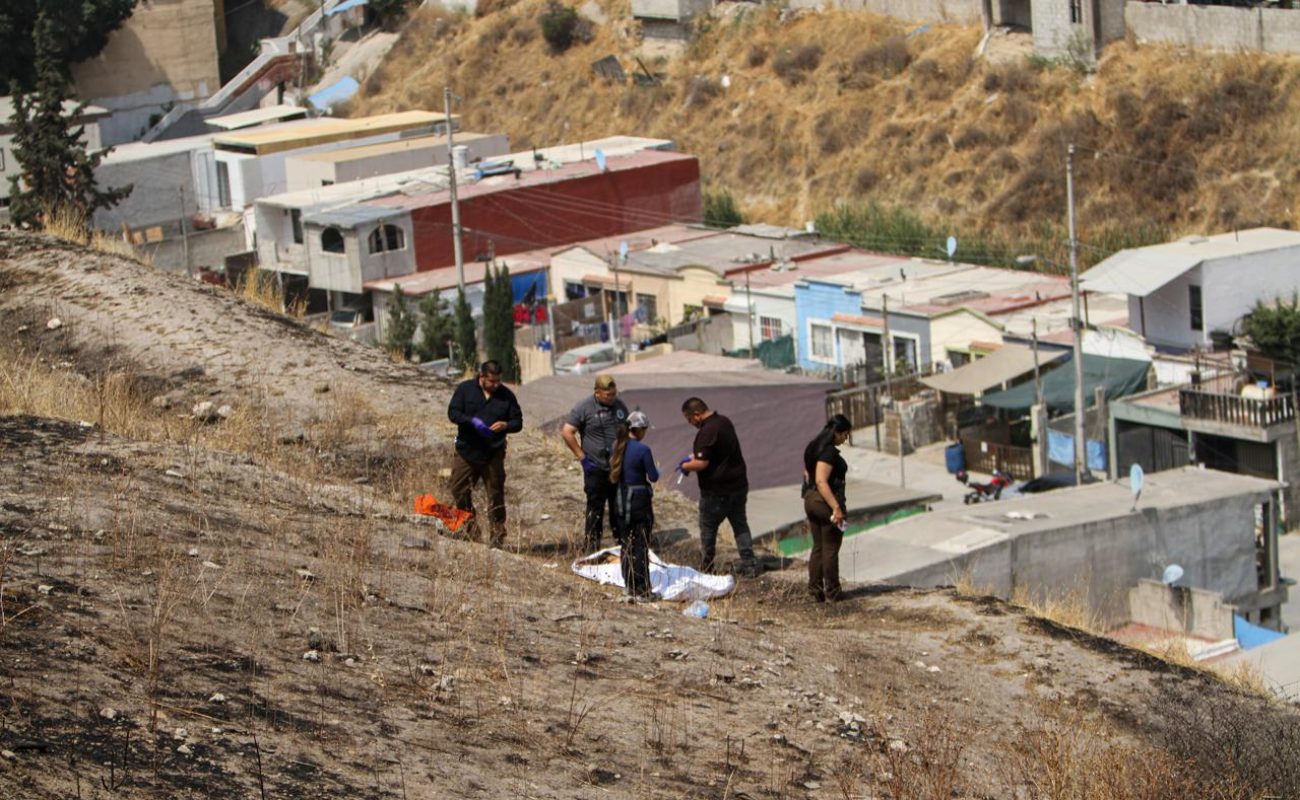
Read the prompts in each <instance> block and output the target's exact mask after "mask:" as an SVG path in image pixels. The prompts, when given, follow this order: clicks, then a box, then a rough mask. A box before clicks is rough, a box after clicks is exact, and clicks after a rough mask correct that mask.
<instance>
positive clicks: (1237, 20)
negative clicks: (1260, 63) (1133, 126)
mask: <svg viewBox="0 0 1300 800" xmlns="http://www.w3.org/2000/svg"><path fill="white" fill-rule="evenodd" d="M1035 21H1037V17H1036V16H1035ZM1124 21H1125V23H1126V25H1127V27H1128V29H1129V30H1130V31H1132V33H1133V35H1134V36H1135V37H1136V38H1137V40H1138V41H1139V42H1167V43H1169V44H1176V45H1182V46H1184V47H1198V48H1208V49H1212V50H1259V51H1263V52H1266V53H1300V11H1295V10H1288V9H1272V8H1270V9H1256V8H1233V7H1231V6H1200V5H1164V4H1162V3H1145V2H1138V1H1136V0H1130V2H1128V3H1127V4H1126V5H1125V7H1124Z"/></svg>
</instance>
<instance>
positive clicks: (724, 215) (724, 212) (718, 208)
mask: <svg viewBox="0 0 1300 800" xmlns="http://www.w3.org/2000/svg"><path fill="white" fill-rule="evenodd" d="M704 224H705V225H708V226H709V227H710V228H734V227H736V226H737V225H744V224H745V215H744V214H742V213H740V208H739V207H738V206H737V205H736V199H735V198H734V197H732V196H731V192H729V191H727V190H726V189H723V190H722V191H720V192H705V193H704Z"/></svg>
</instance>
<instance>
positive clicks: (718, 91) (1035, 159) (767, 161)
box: [349, 0, 1300, 261]
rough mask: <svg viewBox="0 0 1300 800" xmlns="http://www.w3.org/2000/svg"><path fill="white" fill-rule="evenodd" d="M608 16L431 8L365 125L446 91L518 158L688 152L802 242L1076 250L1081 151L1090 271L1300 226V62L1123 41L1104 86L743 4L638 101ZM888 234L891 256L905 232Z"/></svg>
mask: <svg viewBox="0 0 1300 800" xmlns="http://www.w3.org/2000/svg"><path fill="white" fill-rule="evenodd" d="M602 5H603V6H604V13H605V14H606V16H607V17H608V21H607V22H606V23H604V24H595V25H593V26H592V36H591V37H590V41H589V42H587V43H581V42H580V43H578V44H575V45H574V46H573V47H571V48H570V49H568V50H567V51H566V52H563V53H555V52H553V51H552V49H551V48H550V47H549V46H548V44H547V42H546V41H545V40H544V39H543V37H542V36H541V35H540V32H539V25H538V16H539V14H541V13H542V11H543V10H544V8H545V4H544V3H543V2H542V0H523V1H522V2H518V3H515V4H509V3H508V2H505V3H501V2H498V3H493V4H491V5H490V6H489V5H488V4H486V3H484V4H481V6H480V14H481V16H479V17H477V18H473V17H468V16H456V15H449V14H446V13H443V12H439V11H429V10H425V11H422V12H420V13H419V14H418V15H417V16H416V17H415V18H414V19H413V20H412V22H411V24H410V25H409V26H408V28H407V30H406V32H405V34H404V36H403V38H402V40H401V41H400V43H399V44H398V45H397V46H396V47H395V48H394V50H393V52H392V53H391V54H390V55H389V57H388V59H387V60H386V61H385V63H383V64H382V65H381V67H380V68H379V69H377V70H376V71H375V73H374V74H373V75H372V76H371V78H370V79H369V80H368V81H367V82H366V83H365V85H364V87H363V91H362V93H361V94H360V95H359V96H358V98H357V99H356V100H355V101H354V102H353V103H352V106H351V108H350V110H349V113H351V114H354V115H356V114H371V113H379V112H384V111H394V110H400V109H408V108H435V109H436V108H441V106H442V103H441V91H442V87H443V86H444V85H449V86H451V87H452V89H453V90H454V91H455V92H456V93H457V94H458V95H460V96H461V97H463V98H464V102H463V103H462V104H460V105H459V106H458V108H457V111H459V112H460V113H461V114H463V115H464V123H465V127H466V128H467V129H472V130H489V131H504V132H505V133H507V134H508V135H509V136H510V140H511V143H512V145H513V146H514V147H527V146H530V145H548V144H554V143H557V142H562V141H572V140H576V139H578V138H579V137H599V136H606V135H611V134H640V135H645V136H656V137H664V138H671V139H673V140H675V141H676V142H677V143H678V146H679V147H680V149H682V150H684V151H687V152H692V153H696V154H698V155H699V156H700V160H701V167H702V170H703V173H704V177H705V182H706V188H710V189H713V190H720V189H727V190H729V191H731V192H732V193H733V194H734V195H735V197H736V199H737V201H738V202H739V205H740V207H741V208H742V210H743V211H744V212H745V213H746V215H747V216H748V217H749V218H751V219H757V220H762V221H767V222H773V223H783V224H793V225H802V224H803V223H804V222H805V221H807V220H810V219H813V218H814V217H816V216H817V215H819V214H822V213H825V212H827V211H829V210H831V209H833V208H834V207H835V206H836V204H840V203H848V204H862V203H879V204H883V205H885V206H892V205H895V204H897V205H900V206H902V207H904V208H906V209H907V211H908V212H909V213H910V214H912V215H915V216H917V217H919V218H921V219H923V220H925V221H927V222H928V223H930V224H932V225H937V226H940V227H945V228H948V229H949V230H953V231H961V232H966V233H967V234H968V235H972V234H975V233H981V234H983V235H985V236H992V237H995V238H997V239H999V240H1000V241H1003V242H1006V243H1008V244H1009V246H1010V247H1012V248H1015V247H1018V246H1019V245H1020V244H1024V247H1023V248H1020V252H1026V251H1027V250H1028V249H1029V248H1031V247H1032V248H1042V247H1046V246H1047V243H1051V242H1055V243H1056V244H1058V245H1059V243H1060V241H1061V239H1063V238H1064V232H1063V231H1064V218H1065V153H1066V146H1067V145H1068V144H1071V143H1073V144H1075V145H1077V146H1078V147H1079V148H1081V149H1080V152H1079V154H1078V157H1077V159H1076V180H1077V186H1078V194H1079V202H1080V206H1079V223H1080V238H1081V239H1082V240H1084V242H1085V249H1084V253H1083V258H1084V260H1085V261H1091V260H1095V258H1096V257H1097V255H1098V254H1099V253H1102V252H1103V251H1106V250H1110V249H1113V248H1115V247H1118V246H1123V245H1126V244H1130V243H1134V242H1147V241H1152V240H1159V239H1163V238H1164V237H1166V236H1177V235H1183V234H1187V233H1210V232H1218V231H1223V230H1231V229H1233V228H1234V227H1243V228H1244V227H1250V226H1256V225H1276V226H1284V227H1292V226H1294V225H1295V222H1296V220H1297V211H1296V208H1295V195H1296V188H1295V187H1296V185H1297V180H1296V178H1297V176H1298V174H1300V159H1298V158H1297V156H1298V152H1297V148H1296V145H1295V144H1294V143H1295V142H1296V141H1297V137H1296V135H1295V128H1296V124H1297V122H1296V121H1297V119H1300V116H1298V115H1297V107H1296V106H1297V101H1296V99H1295V98H1296V92H1295V91H1294V88H1295V85H1296V82H1297V79H1298V78H1300V63H1297V61H1296V60H1295V59H1294V58H1287V57H1280V56H1263V55H1244V54H1205V53H1190V52H1184V51H1181V50H1177V49H1173V48H1167V47H1158V46H1142V47H1139V46H1137V45H1135V44H1131V43H1127V42H1118V43H1115V44H1113V45H1111V46H1110V47H1109V48H1108V49H1107V50H1106V52H1105V54H1104V55H1103V58H1102V60H1101V63H1100V65H1099V68H1098V70H1097V71H1096V72H1095V73H1094V74H1088V73H1086V72H1084V71H1082V70H1078V69H1075V68H1074V67H1073V66H1072V65H1070V64H1067V63H1051V62H1046V61H1043V60H1038V59H1028V58H1024V57H1014V58H1011V59H1010V60H1003V61H1002V62H1001V63H990V62H989V61H988V60H986V59H984V58H983V57H981V56H980V55H978V54H977V49H978V47H979V44H980V39H981V31H980V30H979V29H978V28H973V27H958V26H945V25H930V26H928V28H926V29H924V30H921V31H920V32H917V30H918V26H917V25H915V24H911V23H906V22H901V21H897V20H891V19H886V18H882V17H877V16H873V15H870V14H864V13H852V12H841V11H820V12H817V11H809V12H789V11H785V12H783V11H781V10H779V9H778V8H775V7H763V6H756V5H749V4H730V3H729V4H724V6H723V11H721V12H719V14H718V15H717V16H715V17H713V18H711V19H709V20H706V21H703V22H701V23H700V24H699V25H698V26H697V30H696V33H695V34H694V36H693V38H692V40H691V42H690V43H689V45H688V46H687V48H686V52H685V54H684V55H683V56H681V57H680V58H677V59H674V60H672V61H669V62H663V61H662V60H660V61H659V62H657V63H656V62H654V61H649V60H647V61H646V65H647V67H649V68H650V69H652V70H654V71H657V72H661V73H663V76H664V77H663V81H662V83H661V84H660V85H654V86H640V85H634V83H633V82H632V81H631V80H630V79H629V80H628V81H626V82H623V83H617V82H610V81H606V80H604V79H601V78H599V77H597V76H596V75H595V74H594V73H593V71H592V69H591V64H592V62H594V61H596V60H597V59H600V58H603V57H604V56H607V55H610V54H614V55H617V56H618V58H619V60H620V62H621V63H622V65H623V67H624V69H625V70H627V71H628V72H629V73H631V72H634V71H638V70H639V67H638V66H637V61H636V59H635V57H634V56H635V51H636V48H637V47H638V46H639V41H638V31H637V28H638V27H639V23H636V22H635V21H633V20H631V19H630V17H629V15H628V6H627V4H626V3H624V2H612V1H611V0H603V2H602ZM724 76H725V77H726V80H725V81H724V80H723V78H724ZM724 84H729V85H724ZM901 236H902V234H898V235H897V236H896V237H895V238H898V237H901ZM871 238H872V240H871V241H863V242H862V243H863V244H865V245H868V246H876V247H879V248H881V249H891V247H890V246H891V242H890V241H888V240H889V239H890V238H891V237H890V235H889V234H880V233H877V234H874V235H872V237H871ZM894 249H896V248H894ZM1040 252H1041V251H1040Z"/></svg>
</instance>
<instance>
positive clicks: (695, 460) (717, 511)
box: [678, 397, 758, 576]
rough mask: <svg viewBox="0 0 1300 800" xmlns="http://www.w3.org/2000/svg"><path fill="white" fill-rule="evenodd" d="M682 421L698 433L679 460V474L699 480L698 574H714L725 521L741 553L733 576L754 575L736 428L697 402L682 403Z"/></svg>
mask: <svg viewBox="0 0 1300 800" xmlns="http://www.w3.org/2000/svg"><path fill="white" fill-rule="evenodd" d="M682 416H683V417H685V418H686V421H687V422H688V423H690V424H691V425H692V426H694V427H695V428H697V429H698V433H696V434H695V445H694V448H693V452H692V453H691V455H689V456H687V457H686V458H684V459H682V463H681V464H680V465H679V466H678V469H679V470H681V471H682V472H694V473H696V474H697V475H698V477H699V481H700V551H701V559H700V571H701V572H710V571H712V570H713V567H714V563H713V559H714V556H715V554H716V551H717V542H718V526H719V525H721V524H722V521H723V520H724V519H725V520H727V521H728V522H730V523H731V532H732V534H733V535H735V537H736V549H737V550H739V551H740V562H739V563H738V564H737V565H736V571H737V572H739V573H740V574H742V575H749V576H753V575H756V574H757V572H758V565H757V564H756V563H755V562H754V544H753V540H752V538H751V536H750V533H749V520H748V519H747V518H746V516H745V504H746V503H747V502H748V500H749V477H748V475H747V474H746V472H745V456H744V454H742V453H741V452H740V440H739V439H738V438H736V428H735V426H733V425H732V424H731V420H729V419H727V418H726V417H724V416H722V415H721V414H719V413H718V412H716V411H711V410H709V407H708V406H707V405H705V403H704V401H703V400H701V399H700V398H698V397H692V398H691V399H689V400H687V401H686V402H685V403H683V404H682Z"/></svg>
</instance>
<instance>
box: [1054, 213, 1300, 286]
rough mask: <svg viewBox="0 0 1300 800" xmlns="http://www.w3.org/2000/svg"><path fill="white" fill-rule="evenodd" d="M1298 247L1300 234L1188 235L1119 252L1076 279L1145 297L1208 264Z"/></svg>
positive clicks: (1271, 230) (1255, 230) (1277, 231)
mask: <svg viewBox="0 0 1300 800" xmlns="http://www.w3.org/2000/svg"><path fill="white" fill-rule="evenodd" d="M1289 247H1297V248H1300V232H1296V231H1286V230H1281V229H1280V228H1252V229H1251V230H1248V231H1236V232H1233V233H1222V234H1218V235H1216V236H1209V237H1205V236H1188V237H1186V238H1183V239H1179V240H1178V241H1176V242H1167V243H1165V244H1155V245H1151V246H1149V247H1138V248H1133V249H1130V250H1121V251H1120V252H1118V253H1116V254H1115V255H1113V256H1111V257H1110V258H1107V259H1106V260H1105V261H1102V262H1101V263H1100V264H1098V265H1097V266H1095V267H1093V268H1092V269H1090V270H1088V271H1087V272H1085V273H1084V274H1083V275H1081V276H1080V277H1079V286H1080V287H1081V288H1082V289H1084V290H1085V291H1089V292H1120V293H1122V294H1129V295H1134V296H1137V297H1146V296H1147V295H1149V294H1151V293H1152V292H1154V291H1156V290H1157V289H1159V288H1160V287H1162V286H1164V285H1165V284H1167V283H1169V282H1170V281H1172V280H1174V279H1175V278H1178V277H1179V276H1180V275H1183V274H1184V273H1186V272H1187V271H1189V270H1191V269H1193V268H1195V267H1197V266H1200V265H1201V264H1203V263H1205V262H1207V261H1215V260H1218V259H1224V258H1236V257H1240V256H1247V255H1252V254H1255V253H1263V252H1268V251H1270V250H1281V249H1285V248H1289Z"/></svg>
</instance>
